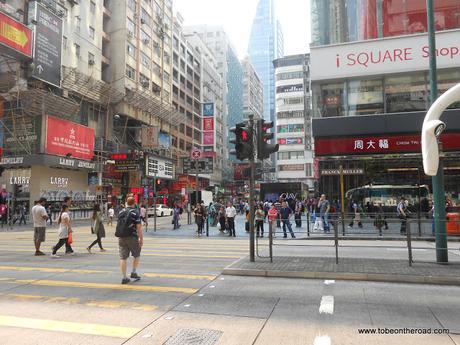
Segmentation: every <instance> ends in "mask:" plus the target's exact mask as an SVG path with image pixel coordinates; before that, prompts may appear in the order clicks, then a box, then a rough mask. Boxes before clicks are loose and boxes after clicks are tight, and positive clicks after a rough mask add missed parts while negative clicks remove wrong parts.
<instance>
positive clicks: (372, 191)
mask: <svg viewBox="0 0 460 345" xmlns="http://www.w3.org/2000/svg"><path fill="white" fill-rule="evenodd" d="M429 194H430V190H429V188H428V186H427V185H420V186H411V185H366V186H362V187H358V188H353V189H350V190H349V191H347V192H346V194H345V198H346V200H347V201H348V204H350V203H351V202H353V201H354V202H358V203H361V205H362V206H363V208H365V207H366V205H367V204H368V203H370V204H374V205H378V204H379V203H381V204H382V207H383V209H384V211H385V212H394V211H395V210H396V206H397V205H398V203H399V200H400V199H401V197H404V198H405V199H406V203H407V206H408V208H409V210H410V211H411V212H417V211H418V210H419V205H421V206H422V207H421V211H422V212H427V211H428V210H427V209H426V208H427V207H428V196H429Z"/></svg>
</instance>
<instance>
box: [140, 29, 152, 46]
mask: <svg viewBox="0 0 460 345" xmlns="http://www.w3.org/2000/svg"><path fill="white" fill-rule="evenodd" d="M141 40H142V42H143V43H144V44H149V43H150V41H151V40H150V36H149V35H148V34H147V33H146V32H145V31H144V30H141Z"/></svg>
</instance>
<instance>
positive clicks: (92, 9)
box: [89, 0, 96, 14]
mask: <svg viewBox="0 0 460 345" xmlns="http://www.w3.org/2000/svg"><path fill="white" fill-rule="evenodd" d="M89 10H90V12H91V13H92V14H94V13H95V12H96V3H95V2H94V1H92V0H91V1H90V3H89Z"/></svg>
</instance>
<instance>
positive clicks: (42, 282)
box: [9, 278, 198, 294]
mask: <svg viewBox="0 0 460 345" xmlns="http://www.w3.org/2000/svg"><path fill="white" fill-rule="evenodd" d="M9 282H12V283H18V284H30V285H40V286H59V287H73V288H85V289H112V290H129V291H146V292H178V293H185V294H193V293H195V292H197V291H198V290H197V289H192V288H181V287H174V286H153V285H129V284H126V285H122V284H105V283H86V282H74V281H64V280H47V279H42V280H33V279H13V278H10V281H9Z"/></svg>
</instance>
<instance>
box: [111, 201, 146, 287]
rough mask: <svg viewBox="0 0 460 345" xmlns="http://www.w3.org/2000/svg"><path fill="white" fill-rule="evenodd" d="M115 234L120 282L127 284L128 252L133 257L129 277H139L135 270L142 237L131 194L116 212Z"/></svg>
mask: <svg viewBox="0 0 460 345" xmlns="http://www.w3.org/2000/svg"><path fill="white" fill-rule="evenodd" d="M115 236H116V237H118V248H119V252H120V269H121V273H122V275H123V279H122V281H121V283H122V284H128V283H129V282H130V281H131V279H130V278H128V276H127V275H126V271H127V259H128V257H129V255H130V254H131V255H132V256H133V258H134V260H133V270H132V272H131V278H132V279H134V280H135V281H137V280H139V279H141V277H140V276H139V275H138V274H137V272H136V270H137V268H138V267H139V261H140V256H141V249H142V246H143V244H144V237H143V233H142V221H141V217H140V214H139V211H138V210H137V209H136V201H135V200H134V198H133V197H132V196H128V198H127V199H126V208H124V209H123V210H121V211H120V213H119V214H118V222H117V228H116V230H115Z"/></svg>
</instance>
